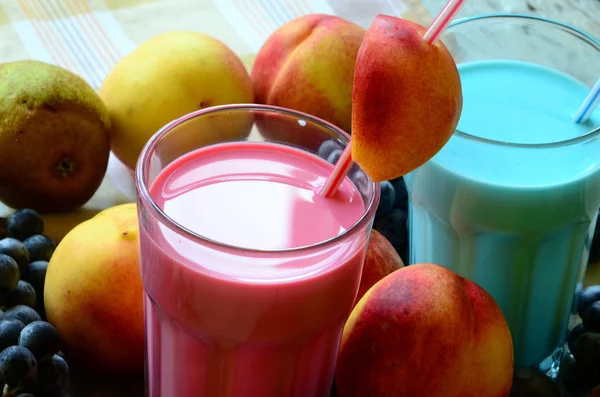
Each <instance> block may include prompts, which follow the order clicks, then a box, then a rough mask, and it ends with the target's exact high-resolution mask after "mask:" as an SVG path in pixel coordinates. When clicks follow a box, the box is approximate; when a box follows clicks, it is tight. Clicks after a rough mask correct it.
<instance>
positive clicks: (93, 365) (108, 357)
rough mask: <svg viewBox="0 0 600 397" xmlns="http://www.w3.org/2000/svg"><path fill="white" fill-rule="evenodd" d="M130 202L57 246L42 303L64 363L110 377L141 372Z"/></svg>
mask: <svg viewBox="0 0 600 397" xmlns="http://www.w3.org/2000/svg"><path fill="white" fill-rule="evenodd" d="M138 257H139V249H138V222H137V212H136V205H135V204H123V205H119V206H116V207H112V208H109V209H107V210H104V211H102V212H100V213H99V214H98V215H96V216H95V217H93V218H91V219H89V220H87V221H85V222H83V223H81V224H79V225H78V226H76V227H75V228H74V229H73V230H71V231H70V232H69V233H68V234H67V235H66V236H65V237H64V238H63V240H62V241H61V242H60V243H59V244H58V246H57V247H56V250H55V251H54V254H53V255H52V258H51V260H50V263H49V265H48V271H47V273H46V283H45V288H44V303H45V307H46V316H47V318H48V321H49V322H50V323H51V324H53V325H54V327H55V328H56V330H57V331H58V334H59V336H60V337H61V341H62V348H63V350H64V352H65V354H66V355H67V358H68V359H69V361H71V360H72V361H73V362H76V363H77V364H79V365H82V366H85V367H87V368H90V369H93V370H96V371H100V372H106V373H113V374H132V373H141V372H143V370H144V321H143V289H142V281H141V276H140V273H139V262H138Z"/></svg>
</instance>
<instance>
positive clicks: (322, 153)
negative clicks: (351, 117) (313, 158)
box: [317, 139, 343, 160]
mask: <svg viewBox="0 0 600 397" xmlns="http://www.w3.org/2000/svg"><path fill="white" fill-rule="evenodd" d="M342 149H343V147H342V145H340V144H339V143H338V142H336V141H334V140H331V139H328V140H326V141H324V142H323V143H321V146H319V150H318V151H317V155H318V156H319V157H321V158H322V159H324V160H327V158H328V157H329V155H330V154H331V152H333V151H334V150H342Z"/></svg>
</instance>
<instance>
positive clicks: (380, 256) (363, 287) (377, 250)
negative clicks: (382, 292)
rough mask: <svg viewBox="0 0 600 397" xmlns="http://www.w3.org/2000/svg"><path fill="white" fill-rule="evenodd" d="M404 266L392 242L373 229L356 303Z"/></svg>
mask: <svg viewBox="0 0 600 397" xmlns="http://www.w3.org/2000/svg"><path fill="white" fill-rule="evenodd" d="M402 267H404V263H403V262H402V259H401V258H400V255H398V252H396V249H395V248H394V246H393V245H392V243H390V242H389V241H388V239H387V238H385V236H384V235H383V234H381V233H379V232H378V231H377V230H375V229H373V230H372V231H371V238H370V240H369V247H368V249H367V255H366V257H365V263H364V265H363V271H362V277H361V279H360V287H359V289H358V295H357V296H356V303H358V301H359V300H360V298H362V297H363V295H364V294H365V293H366V292H367V291H368V290H369V289H370V288H371V287H372V286H373V285H374V284H375V283H377V282H378V281H379V280H381V279H382V278H384V277H385V276H387V275H388V274H390V273H391V272H393V271H396V270H398V269H400V268H402Z"/></svg>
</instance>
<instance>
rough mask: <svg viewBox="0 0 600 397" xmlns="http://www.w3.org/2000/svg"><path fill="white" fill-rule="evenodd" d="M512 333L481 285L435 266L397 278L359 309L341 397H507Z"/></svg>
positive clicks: (344, 349)
mask: <svg viewBox="0 0 600 397" xmlns="http://www.w3.org/2000/svg"><path fill="white" fill-rule="evenodd" d="M512 375H513V345H512V339H511V335H510V332H509V330H508V325H507V324H506V321H505V319H504V316H503V315H502V312H501V311H500V308H499V307H498V305H497V304H496V302H495V301H494V300H493V299H492V297H491V296H490V295H489V294H488V293H487V292H486V291H484V290H483V289H482V288H481V287H479V286H478V285H476V284H475V283H473V282H471V281H469V280H467V279H464V278H462V277H460V276H459V275H457V274H456V273H453V272H451V271H450V270H448V269H446V268H444V267H442V266H439V265H433V264H419V265H411V266H407V267H404V268H402V269H400V270H397V271H395V272H393V273H391V274H389V275H388V276H386V277H385V278H383V279H382V280H380V281H379V282H378V283H376V284H375V285H374V286H373V287H372V288H371V289H370V290H369V291H368V292H367V293H366V294H365V295H364V296H363V298H362V299H361V300H360V301H359V303H358V305H357V306H356V307H355V308H354V310H353V311H352V314H351V315H350V318H349V319H348V321H347V323H346V326H345V328H344V333H343V336H342V342H341V346H340V351H339V356H338V361H337V368H336V375H335V377H336V386H337V390H338V393H339V396H340V397H354V396H356V397H359V396H360V397H363V396H369V397H388V396H394V397H415V396H427V397H482V396H486V397H506V396H508V395H509V392H510V388H511V382H512Z"/></svg>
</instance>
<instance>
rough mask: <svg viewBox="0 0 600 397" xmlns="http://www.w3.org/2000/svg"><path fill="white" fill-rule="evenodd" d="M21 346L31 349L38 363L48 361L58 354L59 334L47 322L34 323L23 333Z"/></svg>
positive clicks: (20, 337) (24, 329) (28, 325)
mask: <svg viewBox="0 0 600 397" xmlns="http://www.w3.org/2000/svg"><path fill="white" fill-rule="evenodd" d="M19 346H23V347H25V348H27V349H29V351H30V352H31V353H33V355H34V357H35V359H36V360H37V361H38V362H42V361H46V360H48V359H50V358H52V356H54V355H55V354H57V353H58V350H59V348H60V341H59V338H58V332H56V329H55V328H54V327H53V326H52V324H50V323H47V322H46V321H34V322H32V323H29V324H27V325H26V326H25V328H23V330H22V331H21V335H20V336H19Z"/></svg>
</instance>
